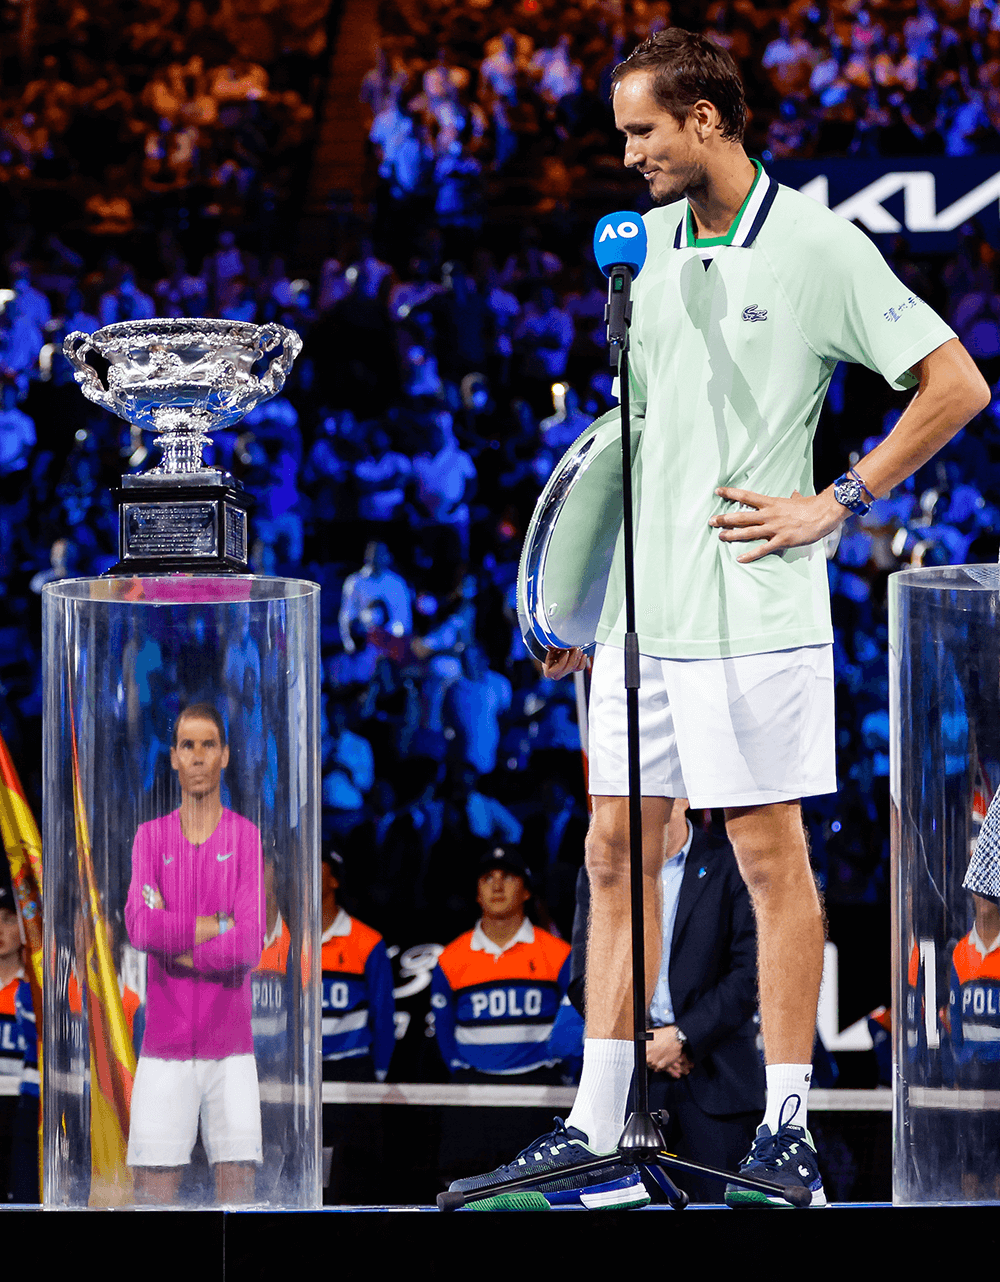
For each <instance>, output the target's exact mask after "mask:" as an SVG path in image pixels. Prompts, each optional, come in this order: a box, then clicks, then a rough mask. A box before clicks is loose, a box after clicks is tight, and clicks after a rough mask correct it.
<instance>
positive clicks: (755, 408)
mask: <svg viewBox="0 0 1000 1282" xmlns="http://www.w3.org/2000/svg"><path fill="white" fill-rule="evenodd" d="M644 221H645V224H646V231H647V234H648V237H649V250H648V254H647V257H646V262H645V265H644V266H643V268H642V271H641V272H640V274H639V276H638V277H637V279H636V282H635V286H634V291H633V298H634V309H633V319H632V331H631V333H632V345H631V352H630V360H631V396H632V414H633V416H634V417H635V418H636V419H643V418H644V423H643V424H642V432H641V436H640V441H639V448H638V453H637V455H636V459H635V462H634V464H633V478H634V488H635V497H636V516H635V529H636V563H635V565H636V631H637V633H638V637H639V649H640V650H641V651H642V653H643V654H649V655H654V656H658V657H661V658H680V659H688V658H690V659H695V658H717V657H723V656H728V655H738V654H758V653H763V652H765V651H769V650H784V649H788V648H790V647H792V646H802V645H816V644H820V643H824V642H828V641H831V640H832V639H833V630H832V627H831V623H830V600H829V590H828V587H827V573H826V559H825V556H824V552H823V545H822V543H816V544H813V545H811V546H809V547H803V548H790V549H787V550H786V551H785V552H784V553H782V554H780V555H772V556H767V557H764V558H763V559H762V560H760V561H755V562H753V563H752V564H750V565H740V564H739V563H738V562H737V559H736V558H737V557H738V556H740V555H741V554H743V553H744V552H746V551H747V550H748V549H749V548H751V547H753V546H754V544H752V543H723V542H722V541H721V540H720V539H719V532H718V530H716V529H713V528H711V527H710V526H709V524H708V521H709V518H710V517H712V516H714V515H715V514H716V513H720V512H724V511H727V510H731V509H732V507H733V504H731V503H727V502H726V501H725V500H723V499H721V498H718V497H717V496H716V494H715V489H716V487H717V486H720V485H726V486H736V487H738V488H740V489H747V490H754V491H756V492H757V493H758V494H768V495H779V496H785V495H790V494H791V493H792V492H793V491H794V490H798V491H799V492H800V493H801V494H813V493H815V490H814V488H813V481H812V441H813V436H814V434H815V432H816V426H817V423H818V421H819V413H820V407H821V406H822V404H823V398H824V397H825V395H826V390H827V387H828V385H829V382H830V378H831V376H832V374H833V371H834V369H835V368H836V365H837V362H838V361H854V362H856V363H858V364H861V365H867V366H868V367H869V368H870V369H873V370H876V371H878V372H879V373H880V374H882V375H883V377H884V378H885V379H886V380H887V381H888V382H889V383H890V384H892V385H893V386H894V387H898V388H907V387H912V386H913V385H914V381H915V380H914V378H913V376H912V375H911V374H910V373H909V372H908V371H909V370H910V368H911V367H912V366H913V365H915V364H916V363H917V362H918V361H919V360H921V359H922V358H923V357H924V356H927V355H928V354H929V353H930V352H932V351H934V350H935V349H936V348H938V347H940V346H941V344H942V343H945V342H947V341H948V340H949V339H951V338H954V336H955V335H954V333H953V331H952V330H951V329H950V328H949V327H948V326H947V325H946V324H945V323H944V321H942V320H941V318H940V317H939V316H937V315H936V314H935V313H934V312H933V311H932V310H931V308H930V307H928V306H927V304H926V303H924V302H922V301H921V300H920V299H919V298H917V297H915V296H914V295H913V294H912V293H911V292H910V290H909V288H908V287H907V286H906V285H904V284H903V283H902V282H901V281H900V280H899V279H898V278H897V277H896V276H895V275H893V273H892V272H891V271H890V269H889V267H888V266H887V264H886V262H885V260H884V259H883V258H882V256H881V255H880V254H879V252H878V250H877V249H876V248H875V246H874V245H873V244H872V243H871V241H870V240H869V239H868V237H867V236H865V235H864V233H863V232H861V231H859V230H858V229H857V228H856V227H853V226H852V225H851V224H850V223H848V222H847V221H846V220H845V219H843V218H841V217H840V216H839V215H837V214H834V213H831V212H830V211H829V210H828V209H824V208H823V206H822V205H819V204H818V203H817V202H816V201H814V200H812V199H810V198H809V197H808V196H803V195H801V194H800V193H798V192H795V191H792V190H791V189H790V188H787V187H780V186H778V184H777V183H775V182H774V181H773V180H772V179H771V178H770V177H768V175H767V174H765V173H763V171H760V172H759V174H758V178H757V181H756V182H755V183H754V186H753V188H752V189H751V191H750V193H749V195H748V197H747V201H746V202H745V204H744V207H743V209H742V210H741V211H740V214H739V215H738V216H737V219H736V221H735V222H734V224H733V227H732V228H731V229H730V232H729V234H728V236H726V237H723V238H721V240H717V241H714V242H711V243H708V244H704V243H700V242H699V243H696V242H695V240H694V223H693V219H691V218H690V216H689V211H688V204H687V201H678V202H676V203H674V204H672V205H668V206H665V207H664V208H662V209H656V210H653V211H652V212H651V213H648V214H646V215H645V218H644ZM706 259H710V262H709V265H708V267H707V269H706V266H705V260H706ZM846 466H847V462H846V459H845V468H846ZM833 479H834V478H833V477H831V478H830V480H831V481H832V480H833ZM620 542H621V540H620V538H619V547H618V550H617V554H616V557H615V561H614V564H613V566H612V570H611V575H610V578H609V581H608V591H607V595H606V598H605V603H604V611H603V613H602V615H601V621H600V624H599V625H598V630H597V640H598V641H600V642H607V643H610V644H612V645H619V646H620V645H623V644H624V632H625V620H624V586H623V577H622V561H621V546H620Z"/></svg>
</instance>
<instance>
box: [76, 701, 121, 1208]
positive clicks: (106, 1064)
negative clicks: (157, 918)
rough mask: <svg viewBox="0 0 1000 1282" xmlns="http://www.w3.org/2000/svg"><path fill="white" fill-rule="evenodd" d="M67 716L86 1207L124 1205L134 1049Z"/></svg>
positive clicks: (77, 761) (77, 760) (78, 766)
mask: <svg viewBox="0 0 1000 1282" xmlns="http://www.w3.org/2000/svg"><path fill="white" fill-rule="evenodd" d="M70 716H71V734H72V747H73V815H74V819H75V821H76V857H77V872H78V875H79V878H80V904H81V912H82V918H83V937H84V941H85V944H84V948H85V957H86V967H85V975H86V987H87V1013H88V1017H89V1018H88V1023H89V1026H90V1156H91V1182H90V1205H91V1206H123V1205H130V1204H131V1202H132V1197H133V1193H132V1175H131V1172H130V1171H129V1169H128V1165H127V1163H126V1160H125V1159H126V1152H127V1149H128V1129H129V1113H130V1109H131V1105H132V1083H133V1082H134V1080H135V1050H134V1048H133V1045H132V1038H131V1036H130V1034H129V1028H128V1021H127V1020H126V1018H125V1010H124V1007H123V1005H122V997H121V992H120V991H119V988H118V975H117V973H116V971H115V965H114V960H113V958H112V955H111V944H110V940H109V938H108V927H107V922H106V921H105V919H104V906H103V904H102V902H101V895H100V891H99V889H98V885H97V878H96V876H95V875H94V861H93V855H92V852H91V846H90V833H89V825H88V823H87V812H86V806H85V803H84V798H83V787H82V785H81V781H80V762H79V759H78V755H77V747H76V727H75V725H74V724H72V711H71V713H70Z"/></svg>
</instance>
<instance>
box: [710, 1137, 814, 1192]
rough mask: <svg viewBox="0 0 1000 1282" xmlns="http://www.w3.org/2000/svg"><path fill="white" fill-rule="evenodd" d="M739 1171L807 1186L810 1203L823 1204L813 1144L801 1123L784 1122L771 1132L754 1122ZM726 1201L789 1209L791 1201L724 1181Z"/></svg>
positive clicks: (802, 1186)
mask: <svg viewBox="0 0 1000 1282" xmlns="http://www.w3.org/2000/svg"><path fill="white" fill-rule="evenodd" d="M740 1174H741V1175H744V1174H745V1175H750V1176H753V1177H757V1178H760V1179H762V1180H771V1181H773V1183H775V1184H787V1185H790V1186H791V1185H798V1186H799V1187H800V1188H807V1189H808V1190H809V1191H810V1193H811V1194H812V1201H811V1202H810V1203H809V1205H810V1207H817V1206H826V1194H825V1193H824V1192H823V1180H822V1177H821V1176H820V1173H819V1162H818V1161H817V1159H816V1147H815V1145H814V1144H813V1138H812V1136H811V1135H810V1134H809V1132H808V1131H807V1130H806V1129H805V1127H804V1126H792V1125H791V1123H789V1122H786V1123H785V1125H784V1126H782V1127H780V1129H779V1130H778V1132H777V1133H776V1134H775V1135H772V1134H771V1128H770V1127H769V1126H758V1127H757V1136H756V1138H755V1139H754V1142H753V1147H752V1148H751V1149H750V1152H749V1153H748V1154H747V1155H746V1157H745V1158H744V1159H743V1161H742V1163H741V1164H740ZM726 1205H727V1206H733V1207H780V1208H783V1209H786V1210H790V1209H791V1203H790V1202H786V1201H785V1200H784V1198H782V1197H780V1196H779V1195H778V1194H777V1193H774V1194H771V1193H765V1192H763V1191H762V1190H757V1189H743V1188H739V1187H738V1186H737V1185H735V1184H727V1185H726Z"/></svg>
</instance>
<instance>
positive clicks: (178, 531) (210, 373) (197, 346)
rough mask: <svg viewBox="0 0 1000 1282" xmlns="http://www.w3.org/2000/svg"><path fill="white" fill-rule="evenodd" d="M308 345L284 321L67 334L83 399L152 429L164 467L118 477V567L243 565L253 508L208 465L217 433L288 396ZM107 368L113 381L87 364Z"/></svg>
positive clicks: (144, 324)
mask: <svg viewBox="0 0 1000 1282" xmlns="http://www.w3.org/2000/svg"><path fill="white" fill-rule="evenodd" d="M301 350H302V340H301V338H299V336H298V334H296V333H295V332H294V331H293V330H290V329H285V328H284V326H282V325H250V324H246V323H244V322H240V321H226V320H205V319H197V320H196V319H189V318H187V317H183V318H179V319H176V320H169V319H168V320H162V319H161V320H149V321H123V322H122V323H120V324H118V325H106V326H105V327H104V328H103V329H99V330H98V331H97V332H96V333H95V334H83V333H80V332H79V331H77V332H75V333H72V334H70V335H69V336H68V337H67V338H66V341H65V342H64V343H63V351H64V352H65V354H66V356H67V358H68V359H69V361H70V362H71V363H72V365H73V368H74V370H75V375H74V377H75V378H76V381H77V383H79V385H80V389H81V391H82V392H83V394H84V396H86V397H87V399H88V400H90V401H93V402H94V403H95V404H97V405H102V406H103V407H104V408H105V409H108V410H111V411H112V413H114V414H118V415H119V416H120V417H121V418H124V419H125V420H127V422H129V423H131V424H133V425H135V426H138V427H143V428H147V429H149V430H151V431H154V432H156V433H157V436H156V440H155V444H156V445H158V446H160V448H161V450H162V458H161V461H160V463H159V465H158V466H157V467H155V468H153V469H151V470H150V471H148V472H142V473H138V474H134V475H133V474H130V475H127V476H124V477H123V478H122V489H121V490H120V491H119V494H118V498H119V507H120V512H121V522H120V533H119V541H120V555H121V560H120V562H119V565H118V566H116V567H115V569H116V571H135V570H142V571H146V570H149V571H158V572H162V571H164V570H170V569H176V570H192V569H193V570H220V569H233V570H245V569H246V568H247V524H246V518H247V512H248V510H249V503H248V500H247V496H246V495H245V494H244V493H243V491H242V488H241V487H240V486H239V483H238V482H236V481H234V480H233V478H232V477H231V476H229V475H228V474H227V473H224V472H220V471H217V470H216V469H214V468H210V467H207V466H206V465H205V464H204V463H203V461H202V450H203V449H204V447H205V446H206V445H208V444H210V443H211V436H210V432H212V431H214V430H216V429H218V428H224V427H231V426H232V425H233V424H234V423H237V422H238V421H239V420H240V419H241V418H242V417H243V415H244V414H246V413H248V412H249V411H250V410H251V409H253V407H254V406H255V405H258V404H260V402H261V401H265V400H268V399H269V398H270V397H272V396H275V395H276V394H277V393H278V392H280V391H281V389H282V387H283V386H284V383H285V379H286V377H287V375H288V371H289V370H290V369H291V366H292V362H293V361H294V360H295V357H296V356H297V355H298V354H299V352H300V351H301ZM91 354H94V355H95V356H96V357H98V358H100V359H102V360H103V361H106V362H107V367H108V368H107V375H106V384H107V385H105V383H104V382H102V381H101V377H100V374H99V372H98V369H97V368H96V367H95V365H93V364H91V363H89V362H88V360H87V357H88V356H89V355H91Z"/></svg>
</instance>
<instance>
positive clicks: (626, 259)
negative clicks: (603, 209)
mask: <svg viewBox="0 0 1000 1282" xmlns="http://www.w3.org/2000/svg"><path fill="white" fill-rule="evenodd" d="M594 257H595V258H596V259H597V265H598V267H600V269H601V271H602V272H603V273H604V274H605V276H609V275H610V274H611V272H612V271H613V270H614V268H616V267H627V268H629V270H630V271H631V272H632V275H633V276H634V275H636V274H637V273H638V272H639V270H640V268H641V267H642V265H643V263H644V262H645V261H646V224H645V223H644V222H643V221H642V216H641V215H640V214H637V213H635V212H634V211H633V210H631V209H620V210H618V211H617V212H616V213H613V214H605V216H604V217H603V218H602V219H600V221H599V222H598V224H597V226H596V227H595V228H594Z"/></svg>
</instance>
